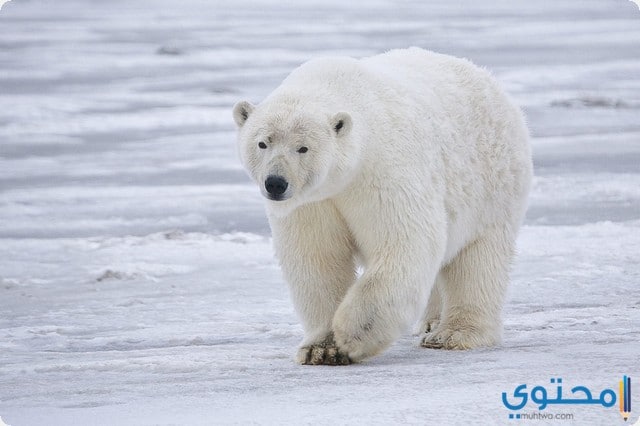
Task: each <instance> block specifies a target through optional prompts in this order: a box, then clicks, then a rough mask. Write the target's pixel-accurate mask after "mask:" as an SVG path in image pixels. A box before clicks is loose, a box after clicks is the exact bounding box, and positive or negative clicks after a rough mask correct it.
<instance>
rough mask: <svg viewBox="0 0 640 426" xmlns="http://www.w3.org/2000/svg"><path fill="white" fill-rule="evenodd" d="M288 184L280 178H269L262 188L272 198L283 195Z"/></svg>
mask: <svg viewBox="0 0 640 426" xmlns="http://www.w3.org/2000/svg"><path fill="white" fill-rule="evenodd" d="M288 186H289V183H288V182H287V181H286V180H285V179H284V178H283V177H282V176H273V175H271V176H269V177H267V180H265V181H264V187H265V189H266V190H267V192H268V193H269V194H271V195H274V196H279V195H282V194H284V191H286V190H287V187H288Z"/></svg>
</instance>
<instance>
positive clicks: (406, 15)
mask: <svg viewBox="0 0 640 426" xmlns="http://www.w3.org/2000/svg"><path fill="white" fill-rule="evenodd" d="M290 4H291V5H295V9H293V6H291V5H289V3H287V2H273V3H271V2H266V1H264V2H255V1H243V2H229V1H227V2H221V1H217V2H213V1H204V0H202V1H197V0H183V1H174V2H169V1H165V0H160V1H151V0H136V1H118V0H116V1H109V2H98V1H91V0H85V1H78V0H65V1H64V2H53V1H44V0H14V1H12V2H9V3H7V4H6V5H5V6H4V7H3V9H2V12H0V416H1V417H2V419H3V420H4V421H5V422H6V423H8V424H10V425H13V426H22V425H75V424H78V425H89V424H91V425H121V424H131V425H150V424H162V425H169V424H176V425H192V424H195V425H197V424H252V423H253V424H284V423H288V424H394V423H395V424H446V425H449V424H460V425H469V424H473V425H475V424H487V425H490V424H502V423H504V424H510V423H511V422H514V421H515V420H509V419H508V416H507V414H508V411H507V410H506V409H505V408H504V407H503V405H502V402H501V393H502V392H503V391H506V392H512V391H513V390H514V388H515V387H516V386H517V385H518V384H520V383H528V384H529V388H530V387H531V386H534V385H536V384H542V385H545V384H548V383H549V378H551V377H563V378H564V380H565V383H567V386H568V387H569V386H572V385H585V386H587V387H589V388H590V389H593V390H594V392H596V391H599V390H601V389H603V388H615V386H616V384H617V380H619V378H620V376H621V375H622V374H628V375H631V376H632V377H633V378H634V380H636V383H637V382H638V378H640V341H639V340H640V287H639V284H640V266H638V265H639V264H640V78H639V77H640V11H638V7H637V6H636V5H634V4H633V3H631V2H629V1H626V0H574V1H567V0H541V1H535V2H530V1H513V0H509V1H507V0H504V1H499V2H491V3H489V2H478V1H475V0H463V1H455V2H451V1H446V0H443V1H439V2H423V1H407V2H397V1H375V2H369V3H367V6H366V7H364V6H363V5H362V4H361V3H358V2H343V1H342V0H340V1H337V0H323V1H313V2H304V3H302V2H290ZM489 4H490V5H489ZM408 45H418V46H422V47H426V48H431V49H434V50H439V51H442V52H446V53H452V54H456V55H460V56H466V57H469V58H471V59H472V60H474V61H475V62H476V63H479V64H482V65H484V66H487V67H488V68H490V69H491V70H493V71H494V73H495V75H496V76H497V78H498V79H500V80H501V81H502V82H503V83H504V85H505V87H506V88H507V89H508V90H509V91H510V92H511V93H512V94H513V96H514V97H515V99H516V100H517V101H518V102H519V103H520V104H521V105H522V106H523V107H524V108H525V110H526V112H527V114H528V117H529V121H530V124H531V128H532V131H533V134H534V140H533V146H534V156H535V165H536V173H537V177H536V180H535V184H534V189H533V194H532V198H531V208H530V211H529V214H528V216H527V220H526V224H525V226H524V228H523V230H522V233H521V238H520V240H519V251H520V254H519V257H518V259H517V262H516V263H515V265H514V271H513V284H512V286H511V290H510V297H509V301H508V304H507V306H506V308H505V312H504V319H505V334H504V343H503V345H502V346H501V347H498V348H494V349H488V350H477V351H471V352H441V351H436V350H426V349H421V348H419V347H418V346H417V341H418V340H417V338H416V337H413V336H411V335H409V334H408V335H407V336H405V337H404V338H402V339H401V341H399V342H398V343H397V344H396V345H394V346H393V347H392V348H391V349H390V350H389V351H388V352H386V353H385V354H383V355H382V356H379V357H377V358H374V359H372V360H370V361H367V362H364V363H362V364H360V365H354V366H349V367H346V368H331V367H302V366H297V365H295V364H294V363H293V362H292V359H291V358H292V355H293V353H294V348H295V346H296V344H297V343H298V341H299V340H300V338H301V336H302V331H301V328H300V326H299V324H298V322H297V320H296V317H295V315H294V313H293V309H292V306H291V303H290V302H289V299H288V296H287V291H286V287H285V284H284V283H283V282H282V280H281V278H280V276H279V272H278V268H277V266H276V264H275V262H274V260H273V256H272V251H271V248H270V242H269V230H268V226H267V223H266V221H265V219H264V213H263V210H262V201H261V199H260V196H259V194H258V193H257V191H256V190H255V189H254V188H253V187H252V186H251V185H250V184H249V182H248V180H247V178H246V177H245V176H244V174H243V172H242V170H241V169H240V166H239V163H238V161H237V160H236V154H235V150H234V129H233V125H232V120H231V117H230V112H229V110H230V107H231V105H232V104H233V102H235V101H236V100H238V99H241V98H249V99H251V100H253V101H256V102H257V101H259V100H260V99H261V98H262V97H263V96H264V95H265V94H266V93H268V92H269V91H270V90H271V89H272V88H274V87H275V86H276V85H277V84H278V82H279V81H280V80H281V79H282V78H283V77H284V75H285V74H286V73H287V72H288V71H289V70H291V69H292V68H293V67H294V66H296V65H297V64H299V63H300V62H302V61H304V60H306V59H308V58H310V57H312V56H317V55H324V54H334V53H344V54H349V55H355V56H362V55H368V54H374V53H377V52H381V51H384V50H385V49H389V48H393V47H404V46H408ZM636 389H637V388H636ZM639 394H640V393H638V392H637V391H634V394H633V398H634V405H635V406H636V407H640V399H638V396H637V395H639ZM527 408H528V410H526V411H527V412H533V411H535V410H534V408H533V406H528V407H527ZM546 411H547V412H551V413H570V414H574V420H573V421H572V422H571V421H568V422H564V423H565V424H576V425H614V424H623V422H622V420H621V418H620V416H619V414H618V413H617V409H616V408H615V407H614V408H611V409H605V408H603V407H599V406H586V407H575V406H556V407H550V408H548V409H547V410H546ZM639 412H640V409H636V410H635V414H634V415H633V416H632V419H633V420H635V418H636V417H637V415H638V413H639ZM558 423H563V422H561V421H559V422H558Z"/></svg>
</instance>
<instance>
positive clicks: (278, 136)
mask: <svg viewBox="0 0 640 426" xmlns="http://www.w3.org/2000/svg"><path fill="white" fill-rule="evenodd" d="M233 118H234V120H235V122H236V124H237V125H238V128H239V131H238V145H239V146H238V148H239V151H240V159H241V161H242V163H243V165H244V167H245V169H246V170H247V172H248V173H249V175H250V176H251V178H252V179H253V180H254V182H255V183H256V184H257V185H258V187H259V188H260V190H261V192H262V195H263V196H264V197H266V198H267V200H269V201H268V206H269V210H270V211H272V212H273V213H274V214H276V215H280V216H282V215H287V214H289V213H290V212H291V211H293V209H295V208H297V207H299V206H301V205H303V204H305V203H309V202H315V201H321V200H324V199H327V198H330V197H332V196H334V195H336V194H337V193H339V192H340V191H342V190H343V189H344V188H345V187H346V186H347V185H348V184H349V182H350V181H351V179H352V177H353V175H354V172H355V169H356V168H357V165H358V162H359V154H360V144H359V143H358V141H357V140H356V139H355V137H354V134H353V133H354V132H353V123H352V118H351V115H350V114H349V113H347V112H330V111H322V110H320V109H317V108H316V107H314V106H311V105H310V104H308V103H307V104H303V103H301V102H300V101H297V100H295V99H292V98H287V99H285V100H281V101H273V100H267V101H265V102H263V103H262V104H260V105H258V106H254V105H252V104H250V103H249V102H247V101H242V102H239V103H237V104H236V105H235V107H234V108H233Z"/></svg>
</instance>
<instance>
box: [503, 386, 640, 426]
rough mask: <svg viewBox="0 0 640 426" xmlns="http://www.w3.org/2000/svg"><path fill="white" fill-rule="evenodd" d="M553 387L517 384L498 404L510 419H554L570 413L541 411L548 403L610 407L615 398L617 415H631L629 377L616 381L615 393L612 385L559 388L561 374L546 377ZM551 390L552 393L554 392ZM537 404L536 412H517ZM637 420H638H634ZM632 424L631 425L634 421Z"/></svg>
mask: <svg viewBox="0 0 640 426" xmlns="http://www.w3.org/2000/svg"><path fill="white" fill-rule="evenodd" d="M549 382H550V383H551V384H552V385H553V386H552V388H553V387H555V389H552V390H547V388H546V387H544V386H534V387H532V388H531V389H530V390H529V389H528V387H527V386H528V385H527V384H524V383H523V384H521V385H518V386H517V387H516V388H515V389H514V390H513V392H512V395H511V396H509V395H507V392H502V404H503V405H504V406H505V407H506V408H507V409H509V410H510V411H511V412H510V413H509V418H510V419H557V420H570V419H573V414H555V415H554V414H548V413H543V411H544V410H546V409H547V408H548V407H549V406H560V405H564V406H576V405H577V406H584V405H599V406H602V407H603V408H611V407H613V406H614V405H616V402H618V409H619V410H620V415H621V416H622V418H623V419H624V421H625V422H626V421H627V420H628V419H629V417H630V416H631V377H629V376H623V377H622V379H621V380H620V381H619V382H618V394H616V392H615V390H614V389H602V390H601V391H600V392H599V393H597V392H592V391H591V390H590V389H589V388H587V387H586V386H582V385H578V386H574V387H572V388H571V389H570V390H569V391H567V390H565V389H564V388H563V380H562V378H561V377H557V378H551V380H550V381H549ZM554 390H555V395H554ZM529 402H531V403H532V405H534V406H535V408H537V410H538V412H534V413H523V412H520V410H522V409H523V408H525V407H526V406H527V404H529ZM638 423H640V420H639V421H638ZM634 426H635V425H634Z"/></svg>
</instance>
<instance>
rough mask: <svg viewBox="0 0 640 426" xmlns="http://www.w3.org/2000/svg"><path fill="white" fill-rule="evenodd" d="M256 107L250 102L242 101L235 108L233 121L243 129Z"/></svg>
mask: <svg viewBox="0 0 640 426" xmlns="http://www.w3.org/2000/svg"><path fill="white" fill-rule="evenodd" d="M253 108H254V106H253V105H251V103H250V102H247V101H240V102H238V103H237V104H236V105H235V106H234V107H233V120H234V121H235V122H236V124H237V125H238V127H242V126H243V124H244V123H245V121H247V119H248V118H249V116H250V115H251V113H252V112H253Z"/></svg>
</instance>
